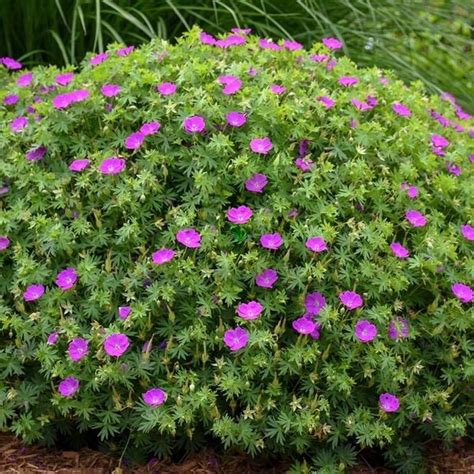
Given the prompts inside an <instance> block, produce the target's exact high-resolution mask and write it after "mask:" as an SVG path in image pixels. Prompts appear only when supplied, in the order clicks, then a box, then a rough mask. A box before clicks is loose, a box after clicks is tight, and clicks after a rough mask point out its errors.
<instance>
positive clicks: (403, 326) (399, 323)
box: [388, 317, 409, 340]
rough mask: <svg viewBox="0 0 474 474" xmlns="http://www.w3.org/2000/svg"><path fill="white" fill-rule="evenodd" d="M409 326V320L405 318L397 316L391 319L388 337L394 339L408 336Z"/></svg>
mask: <svg viewBox="0 0 474 474" xmlns="http://www.w3.org/2000/svg"><path fill="white" fill-rule="evenodd" d="M408 333H409V327H408V321H407V320H406V319H404V318H400V317H397V318H395V319H394V320H392V321H390V324H389V325H388V337H389V338H390V339H393V340H397V339H403V338H405V337H408Z"/></svg>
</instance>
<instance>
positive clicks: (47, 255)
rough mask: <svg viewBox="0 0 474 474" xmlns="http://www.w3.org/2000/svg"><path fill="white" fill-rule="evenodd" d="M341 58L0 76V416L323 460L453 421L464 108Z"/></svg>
mask: <svg viewBox="0 0 474 474" xmlns="http://www.w3.org/2000/svg"><path fill="white" fill-rule="evenodd" d="M341 46H342V45H341V43H340V41H339V40H337V39H336V38H327V39H325V41H324V44H322V43H320V44H316V45H314V47H313V48H312V49H311V51H305V50H304V49H303V48H302V47H301V45H299V44H298V43H296V42H291V41H284V42H282V41H280V42H276V41H272V40H270V39H268V38H264V39H258V38H255V37H252V36H248V32H247V31H241V30H238V32H234V33H231V34H229V35H225V36H223V37H221V38H215V37H214V36H212V35H209V34H206V33H203V32H200V31H198V30H197V29H193V30H192V31H191V32H190V33H189V34H188V35H187V36H186V37H185V38H183V39H182V40H180V41H179V42H178V44H177V45H175V46H171V45H170V44H168V43H166V42H164V41H158V40H157V41H154V42H152V43H150V44H148V45H146V46H143V47H142V48H140V49H135V50H134V49H133V48H123V46H121V45H112V46H110V48H109V50H108V51H107V52H106V53H102V54H100V55H96V56H93V57H91V58H89V59H88V60H87V61H86V62H85V63H84V64H83V66H82V69H81V70H80V71H76V72H75V73H74V74H73V72H72V71H59V70H57V69H56V68H54V67H49V68H38V69H35V70H34V71H32V72H31V73H29V74H30V75H29V76H27V77H26V78H25V77H23V78H22V79H21V81H20V82H18V79H19V77H20V75H22V74H23V73H22V72H21V71H18V70H17V69H18V67H17V66H18V64H17V62H16V61H10V60H8V61H7V60H3V61H2V64H3V66H0V67H2V68H6V69H9V71H8V73H7V72H5V71H4V72H3V73H2V75H1V76H0V77H2V78H3V79H2V81H3V82H2V83H1V88H0V102H1V104H2V105H1V106H0V120H1V121H2V124H3V126H2V130H1V132H0V147H1V151H2V155H1V159H0V186H1V190H2V192H1V193H0V267H1V271H2V279H1V281H0V298H1V299H0V331H1V332H0V382H1V383H0V400H1V401H2V403H1V404H0V427H2V428H3V429H5V428H7V429H10V430H12V431H14V432H15V433H17V434H18V435H20V436H22V437H24V438H25V439H26V440H28V441H32V440H35V439H39V438H42V439H45V440H47V441H52V440H54V439H55V438H56V437H57V436H58V435H59V433H70V434H72V433H75V432H76V430H80V431H87V430H93V431H94V432H95V433H97V435H98V436H99V438H100V439H101V440H108V441H110V443H111V445H112V443H113V445H114V446H115V447H116V448H117V449H118V447H120V446H123V445H124V444H125V441H124V440H125V439H126V438H127V437H130V439H131V440H132V443H131V444H130V446H133V447H134V453H136V454H137V455H139V454H140V453H141V454H145V453H150V452H153V453H154V454H166V453H168V452H171V451H172V450H173V449H175V448H176V447H177V446H183V445H184V444H186V443H188V444H189V446H195V445H196V444H197V445H200V444H202V443H204V442H205V438H204V436H214V437H215V438H217V439H219V440H221V442H222V444H223V446H225V447H227V446H237V447H240V448H243V449H245V450H247V451H248V452H250V453H252V454H255V453H257V452H259V451H262V450H268V451H269V452H271V453H285V454H291V455H300V456H303V455H308V454H311V453H320V452H321V451H320V449H321V448H324V449H326V450H329V451H328V452H329V454H328V456H329V457H327V456H326V458H325V459H326V462H329V461H328V459H329V460H331V459H333V460H334V463H335V464H334V465H335V466H339V465H340V463H341V462H342V463H343V464H344V463H345V464H348V463H350V462H351V460H353V458H354V452H355V451H356V450H358V449H361V448H365V447H371V446H379V447H384V448H386V455H387V456H388V457H389V459H390V460H392V461H393V462H394V463H395V464H396V463H397V462H400V459H404V460H406V459H417V457H416V456H409V455H408V453H413V452H414V451H416V449H418V448H419V446H420V443H421V442H422V441H423V440H425V439H427V438H443V439H445V440H448V441H449V440H452V439H454V438H456V437H459V436H462V435H463V434H464V433H465V432H466V429H467V411H468V410H467V409H466V404H467V403H468V400H469V380H470V378H471V380H472V375H473V364H472V349H473V347H472V343H471V342H470V341H469V337H468V331H469V330H470V329H472V312H471V311H472V301H473V298H474V296H473V290H472V287H471V286H470V285H471V283H470V279H472V269H473V268H474V265H473V260H472V249H473V242H472V241H473V227H472V226H473V221H472V213H471V211H470V209H472V191H473V180H472V166H473V163H472V161H473V156H472V155H469V153H472V135H473V131H472V125H473V123H472V119H471V118H470V117H469V116H468V115H467V114H466V113H463V114H461V113H460V112H459V110H460V109H459V106H457V104H456V102H455V100H454V99H452V98H448V99H446V97H444V98H440V97H427V96H426V95H424V93H423V89H422V86H421V85H420V84H419V83H415V84H413V85H412V86H411V87H406V86H404V85H403V84H402V83H401V82H400V81H399V80H397V79H396V77H393V76H391V75H390V74H385V73H384V74H382V72H381V71H380V70H378V69H358V68H357V67H356V66H355V65H354V64H353V63H351V62H350V61H349V60H348V59H346V58H344V57H343V56H341V53H340V52H339V49H340V47H341ZM20 67H21V65H20ZM275 85H277V86H278V87H276V86H275ZM361 99H363V102H362V101H361ZM361 104H362V105H361ZM364 104H365V105H364ZM470 127H471V128H470ZM470 136H471V137H470ZM469 147H471V148H469ZM445 162H449V163H452V164H453V165H455V166H456V167H457V168H459V170H460V171H459V172H456V173H453V172H451V171H450V169H452V168H447V167H446V164H445ZM125 435H126V436H125ZM122 442H123V443H122ZM324 452H326V451H324ZM400 453H401V454H403V456H400ZM331 456H332V457H331ZM403 462H404V461H403ZM332 472H335V471H332Z"/></svg>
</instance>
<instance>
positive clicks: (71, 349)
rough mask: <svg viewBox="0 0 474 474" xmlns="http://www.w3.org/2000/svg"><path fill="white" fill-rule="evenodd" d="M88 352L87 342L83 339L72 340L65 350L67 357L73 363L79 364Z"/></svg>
mask: <svg viewBox="0 0 474 474" xmlns="http://www.w3.org/2000/svg"><path fill="white" fill-rule="evenodd" d="M88 352H89V341H87V340H86V339H83V338H82V337H77V338H76V339H73V340H72V341H71V342H70V343H69V346H68V348H67V353H68V354H69V357H70V358H71V360H73V361H74V362H79V361H80V360H81V359H82V358H83V357H85V356H86V355H87V354H88Z"/></svg>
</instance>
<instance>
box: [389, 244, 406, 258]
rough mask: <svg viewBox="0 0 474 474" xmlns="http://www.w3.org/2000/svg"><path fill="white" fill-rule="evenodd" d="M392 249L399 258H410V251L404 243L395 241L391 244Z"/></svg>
mask: <svg viewBox="0 0 474 474" xmlns="http://www.w3.org/2000/svg"><path fill="white" fill-rule="evenodd" d="M390 249H391V250H392V252H393V254H394V255H395V256H396V257H398V258H408V257H409V256H410V252H409V251H408V249H406V248H405V247H404V246H403V245H402V244H400V243H399V242H393V243H392V244H390Z"/></svg>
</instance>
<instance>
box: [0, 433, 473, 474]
mask: <svg viewBox="0 0 474 474" xmlns="http://www.w3.org/2000/svg"><path fill="white" fill-rule="evenodd" d="M425 459H426V461H425V463H426V465H427V467H428V472H430V473H431V474H467V473H470V474H472V473H474V442H472V441H466V440H460V441H458V442H457V443H456V444H455V445H454V447H453V449H452V450H451V451H449V452H446V451H445V450H443V449H442V448H441V446H440V445H439V444H438V443H430V444H429V445H428V446H427V448H426V451H425ZM289 466H290V463H289V462H284V461H282V462H281V463H276V464H275V462H272V463H271V464H269V463H268V461H267V462H265V461H264V460H255V459H251V458H249V457H246V456H245V455H239V454H232V455H223V456H221V455H218V454H216V453H215V452H213V451H212V450H204V451H201V452H200V453H197V454H194V455H192V456H190V457H188V458H186V459H185V460H184V461H182V462H181V463H173V462H172V461H170V460H164V461H158V460H151V461H150V462H149V463H148V464H147V465H145V466H139V467H127V466H126V465H124V463H120V460H119V459H117V458H114V457H112V456H109V455H107V454H104V453H101V452H98V451H93V450H91V449H87V448H85V449H81V450H80V451H59V450H55V449H50V448H45V447H41V446H37V445H34V446H26V445H25V444H23V443H22V442H21V441H20V440H18V439H16V438H15V437H14V436H12V435H10V434H7V433H0V473H11V474H14V473H21V474H24V473H36V474H38V473H40V474H139V473H144V474H145V473H154V474H185V473H186V474H187V473H189V474H280V473H284V472H286V470H287V469H288V467H289ZM350 472H351V474H369V473H370V474H374V473H379V474H391V473H394V471H392V470H390V469H387V468H385V467H383V466H375V465H371V461H370V456H369V457H364V456H361V459H360V462H359V464H358V465H357V466H356V467H355V468H353V469H352V470H351V471H350Z"/></svg>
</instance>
